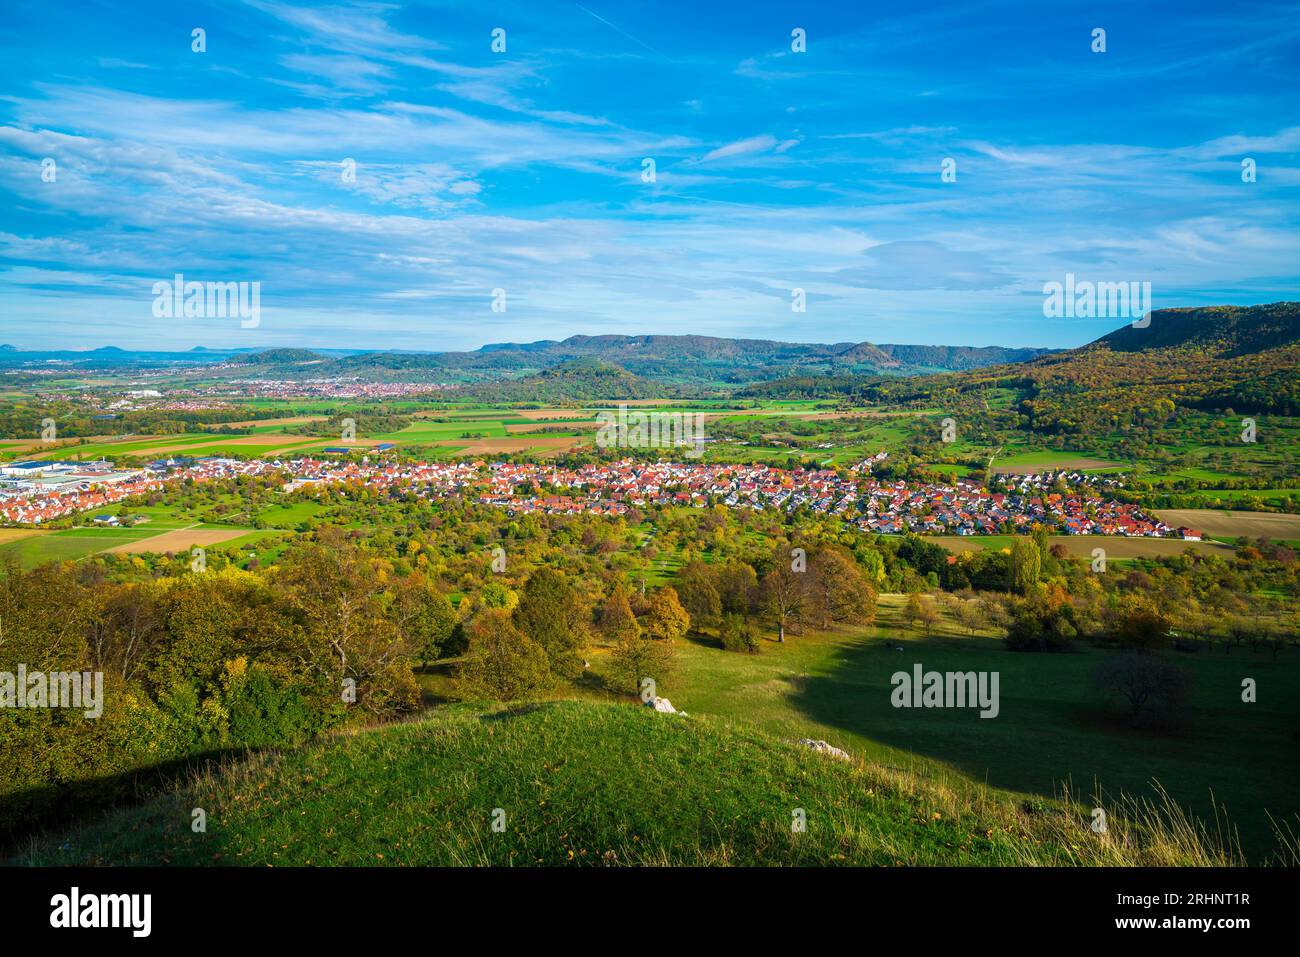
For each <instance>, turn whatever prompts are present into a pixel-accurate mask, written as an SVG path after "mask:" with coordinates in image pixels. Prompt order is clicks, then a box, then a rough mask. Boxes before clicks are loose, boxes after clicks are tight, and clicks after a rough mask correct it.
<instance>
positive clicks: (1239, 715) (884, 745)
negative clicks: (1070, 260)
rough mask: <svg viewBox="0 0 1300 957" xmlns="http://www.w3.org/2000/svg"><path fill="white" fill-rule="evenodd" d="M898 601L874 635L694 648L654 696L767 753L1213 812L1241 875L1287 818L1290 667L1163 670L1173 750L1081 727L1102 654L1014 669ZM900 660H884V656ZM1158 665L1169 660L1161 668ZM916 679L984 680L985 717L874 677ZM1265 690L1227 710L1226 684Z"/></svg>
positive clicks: (1031, 657) (1022, 791) (1231, 660)
mask: <svg viewBox="0 0 1300 957" xmlns="http://www.w3.org/2000/svg"><path fill="white" fill-rule="evenodd" d="M903 604H904V599H903V596H898V595H886V596H882V599H881V604H880V612H879V621H878V625H877V627H874V628H871V629H865V630H863V629H858V630H852V631H842V632H832V633H828V634H809V635H806V636H802V637H792V638H790V639H789V640H788V641H787V642H786V643H785V644H784V645H780V644H777V643H776V642H774V641H770V640H768V641H763V642H762V651H761V653H760V654H757V655H741V654H736V653H730V652H724V651H722V650H721V649H720V648H718V647H716V646H714V645H713V643H712V642H710V641H689V642H687V643H685V644H684V645H683V646H682V647H681V648H680V649H679V656H678V657H679V664H678V667H677V670H676V672H675V673H674V675H672V676H671V677H670V678H669V679H667V680H666V681H665V682H664V687H665V690H664V693H665V694H666V695H668V697H669V698H671V699H672V701H673V703H674V705H676V706H677V707H679V708H684V709H685V710H687V711H688V712H691V713H692V714H697V713H707V714H710V715H717V716H720V717H725V718H728V719H732V720H734V721H737V722H743V723H744V724H746V725H749V726H752V727H755V728H757V729H759V730H762V731H764V732H766V733H768V734H771V735H774V736H778V737H807V736H811V737H819V738H825V739H826V740H828V741H830V742H831V743H832V744H835V745H837V746H839V747H842V748H844V749H845V750H847V751H849V752H850V753H851V754H854V755H855V756H862V757H865V758H866V759H868V760H870V761H876V762H880V763H882V764H884V765H887V766H890V767H898V768H902V769H907V770H912V771H925V770H927V769H928V772H929V773H934V771H935V769H939V770H940V771H941V772H942V773H948V774H953V775H956V776H959V777H961V778H962V779H964V780H966V781H968V782H971V783H974V784H980V785H983V784H988V785H990V786H993V787H997V788H1002V789H1006V790H1007V791H1010V792H1013V793H1015V794H1017V795H1020V796H1023V797H1039V798H1041V797H1050V796H1051V795H1053V794H1057V793H1060V792H1061V791H1062V789H1063V787H1064V786H1065V785H1067V784H1068V786H1069V788H1070V790H1072V791H1075V792H1079V793H1084V794H1088V795H1092V794H1094V793H1095V792H1096V790H1097V789H1098V787H1100V788H1101V789H1104V792H1105V793H1106V794H1108V795H1110V796H1111V798H1109V800H1113V799H1115V797H1114V796H1115V795H1118V794H1119V793H1120V792H1123V793H1125V794H1128V795H1131V796H1134V797H1135V798H1147V799H1151V800H1156V799H1157V798H1158V797H1159V791H1157V790H1156V787H1155V785H1156V783H1157V782H1158V785H1159V786H1160V787H1161V788H1165V789H1167V790H1168V793H1169V795H1171V796H1172V798H1173V799H1174V800H1176V801H1178V802H1179V803H1180V804H1181V805H1183V806H1185V807H1187V808H1189V809H1190V810H1191V811H1192V812H1193V813H1194V814H1196V815H1197V816H1199V817H1204V818H1212V817H1213V815H1214V813H1215V808H1216V806H1218V807H1226V808H1227V810H1228V812H1229V814H1230V815H1231V819H1232V821H1233V823H1234V824H1235V825H1236V826H1237V827H1238V828H1239V831H1240V837H1241V841H1242V844H1243V846H1244V847H1245V848H1246V851H1247V853H1248V854H1250V855H1251V859H1252V861H1253V862H1258V861H1259V860H1260V859H1261V858H1263V857H1265V856H1266V855H1267V853H1268V851H1269V850H1270V849H1272V848H1273V847H1275V841H1274V834H1273V825H1272V822H1271V820H1270V817H1269V814H1270V813H1271V814H1272V815H1273V817H1275V818H1277V819H1287V818H1290V819H1292V820H1294V818H1292V815H1294V814H1296V813H1297V812H1300V749H1298V748H1297V747H1296V743H1297V738H1296V730H1295V729H1296V728H1297V727H1298V726H1300V704H1298V702H1300V661H1297V660H1296V659H1295V656H1294V655H1293V654H1284V655H1282V656H1280V657H1279V658H1278V659H1277V660H1276V661H1274V660H1273V659H1272V656H1271V655H1270V654H1269V653H1267V652H1260V653H1258V654H1252V653H1250V652H1249V651H1244V650H1242V649H1238V650H1236V651H1234V652H1233V653H1232V654H1231V655H1225V654H1222V653H1220V652H1215V653H1210V652H1202V653H1200V654H1196V655H1186V654H1177V655H1176V656H1175V660H1176V661H1177V662H1178V664H1180V665H1182V666H1185V667H1186V668H1187V669H1188V670H1189V671H1190V672H1191V676H1192V683H1193V690H1192V698H1191V701H1190V705H1191V711H1192V714H1193V718H1192V719H1191V723H1190V724H1189V725H1188V726H1187V727H1186V728H1185V729H1183V731H1182V733H1180V734H1176V735H1175V734H1146V733H1139V732H1133V731H1128V730H1124V729H1121V728H1117V727H1115V726H1114V724H1113V723H1112V722H1108V721H1106V720H1104V719H1103V718H1102V716H1100V715H1098V714H1097V713H1095V712H1094V709H1093V707H1092V705H1091V704H1090V700H1091V699H1090V695H1089V694H1088V691H1087V687H1088V678H1089V672H1090V671H1091V669H1092V667H1093V666H1094V665H1095V664H1096V663H1097V662H1098V661H1099V660H1100V658H1101V657H1102V655H1103V654H1104V652H1100V651H1096V650H1093V649H1091V648H1087V647H1086V646H1083V647H1081V650H1080V651H1079V652H1078V653H1075V654H1059V655H1051V654H1048V655H1042V654H1016V653H1012V652H1009V651H1006V650H1005V648H1004V647H1003V645H1002V643H1001V642H1000V641H997V640H994V639H992V638H989V637H975V638H971V637H966V636H965V635H964V634H962V633H959V632H958V631H957V630H956V628H955V627H953V626H952V624H951V623H949V622H947V621H944V622H942V623H941V624H940V626H939V627H938V628H937V629H936V631H935V634H934V635H933V636H931V637H926V636H925V635H923V634H921V633H920V632H918V631H916V630H914V629H912V628H909V627H908V626H907V625H906V624H905V623H904V622H903V620H902V608H903ZM900 644H901V645H902V647H903V648H904V650H903V651H901V652H900V651H894V650H892V649H891V645H900ZM1171 654H1173V653H1171ZM916 662H920V663H922V664H923V665H924V667H925V669H926V670H936V671H996V672H998V673H999V675H1000V697H1001V711H1000V714H999V715H998V717H997V718H994V719H982V718H980V717H979V715H978V714H977V713H976V711H974V710H961V709H923V710H915V709H896V708H894V707H892V706H891V704H890V700H889V696H890V692H891V691H892V685H891V683H890V676H891V675H892V674H893V673H894V672H895V671H897V670H910V669H911V667H912V665H913V664H914V663H916ZM1244 676H1250V677H1254V678H1256V679H1257V681H1258V682H1259V684H1260V687H1261V688H1267V689H1269V691H1268V694H1267V696H1264V695H1261V698H1260V701H1259V702H1257V703H1255V704H1243V703H1242V701H1241V697H1240V688H1241V679H1242V677H1244Z"/></svg>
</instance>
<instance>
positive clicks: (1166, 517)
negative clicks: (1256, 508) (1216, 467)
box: [1158, 508, 1300, 539]
mask: <svg viewBox="0 0 1300 957" xmlns="http://www.w3.org/2000/svg"><path fill="white" fill-rule="evenodd" d="M1158 514H1159V517H1160V520H1161V521H1163V522H1164V523H1165V524H1167V525H1173V526H1184V525H1185V526H1187V527H1189V528H1197V529H1200V530H1201V531H1202V532H1204V533H1205V534H1206V535H1213V536H1215V537H1219V538H1236V537H1237V536H1239V535H1245V536H1246V537H1248V538H1259V537H1260V536H1268V537H1269V538H1274V539H1296V538H1300V515H1280V514H1274V513H1271V512H1242V511H1218V510H1215V509H1201V508H1187V509H1161V510H1160V511H1159V512H1158Z"/></svg>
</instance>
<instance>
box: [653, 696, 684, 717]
mask: <svg viewBox="0 0 1300 957" xmlns="http://www.w3.org/2000/svg"><path fill="white" fill-rule="evenodd" d="M645 706H646V707H647V708H654V709H655V710H656V711H662V712H663V713H664V714H682V713H683V712H680V711H678V710H677V709H676V708H674V707H673V703H672V702H671V701H669V700H668V699H667V698H655V699H654V701H647V702H646V703H645Z"/></svg>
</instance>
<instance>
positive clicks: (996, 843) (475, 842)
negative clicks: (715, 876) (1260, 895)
mask: <svg viewBox="0 0 1300 957" xmlns="http://www.w3.org/2000/svg"><path fill="white" fill-rule="evenodd" d="M194 808H203V809H204V810H205V811H206V814H207V830H206V833H195V832H194V831H193V830H192V828H191V820H192V815H193V809H194ZM495 808H500V809H502V810H503V811H504V813H505V819H504V820H505V828H504V831H503V832H500V833H498V832H494V831H493V828H492V821H493V811H494V809H495ZM797 809H802V810H803V812H804V814H805V815H806V822H807V827H806V831H804V832H802V833H794V832H793V829H792V826H791V824H792V821H793V820H794V816H795V814H796V811H797ZM1139 816H1140V815H1139ZM1089 820H1090V818H1089V814H1088V809H1087V808H1086V807H1078V806H1074V807H1071V806H1066V805H1060V804H1046V803H1041V802H1035V803H1032V804H1023V805H1017V804H1015V803H1011V802H1009V801H1007V800H1005V799H1003V798H1001V797H998V796H996V795H994V794H993V793H991V792H987V791H985V790H983V789H980V788H976V787H973V786H971V785H969V784H965V783H959V782H946V781H945V780H942V779H940V778H936V777H919V776H917V775H916V774H914V773H911V772H903V771H898V770H893V769H888V768H885V767H882V766H879V765H871V764H864V763H861V762H854V763H846V762H841V761H836V760H834V759H832V758H829V757H825V756H822V755H819V754H816V753H814V752H812V751H810V750H808V749H806V748H802V747H799V746H797V745H794V744H791V743H788V742H785V741H782V740H779V739H776V738H771V737H766V736H764V735H762V734H761V733H759V732H757V731H754V730H751V729H747V728H744V727H743V726H735V725H731V724H729V723H726V722H724V721H722V720H720V719H708V718H702V717H696V716H691V717H678V716H671V715H662V714H656V713H654V712H652V711H650V710H648V709H645V708H640V707H636V706H634V705H624V704H601V703H586V702H577V701H558V702H548V703H543V704H536V705H526V706H522V707H516V708H513V709H509V710H501V709H494V708H483V707H471V706H456V707H451V708H443V709H439V710H437V711H435V712H432V713H431V714H430V715H429V716H428V717H425V718H423V719H421V720H419V721H414V722H410V723H405V724H400V725H393V726H388V727H383V728H377V729H371V730H366V731H361V732H356V733H351V734H345V735H339V736H336V737H333V738H329V739H326V740H324V741H321V742H318V743H316V744H313V745H310V746H307V747H305V748H302V749H299V750H295V751H288V752H281V753H269V752H267V753H262V754H260V755H257V756H254V757H252V758H250V759H248V760H245V761H242V762H238V763H233V764H230V765H228V766H227V767H226V768H225V769H224V770H222V771H219V772H216V773H209V774H206V775H202V776H199V777H197V778H196V779H195V780H194V781H193V782H192V783H191V784H190V785H189V786H187V787H186V788H183V789H181V790H177V791H174V792H172V793H169V794H166V795H164V796H163V797H161V798H158V799H156V800H154V801H152V802H150V803H147V804H144V805H142V806H140V807H137V808H131V809H126V810H120V811H118V812H115V813H113V814H112V815H110V816H109V817H108V818H106V819H104V820H102V821H100V822H99V823H97V824H95V825H92V826H90V827H88V828H86V829H84V830H82V831H80V832H77V833H74V834H71V835H67V836H62V837H56V838H54V839H52V840H48V841H45V842H41V843H38V844H36V845H34V846H33V847H31V848H30V849H28V850H27V851H26V852H25V853H24V854H22V855H21V856H20V857H19V858H18V859H17V860H16V861H15V863H29V864H56V863H57V864H65V863H81V864H150V865H161V864H188V865H198V864H208V865H249V866H266V865H278V866H283V865H478V864H497V865H501V864H525V865H535V864H547V865H550V864H569V863H573V864H624V865H625V864H678V865H695V864H709V865H718V864H732V865H766V864H835V863H842V864H877V865H890V864H918V865H925V864H943V865H954V864H969V865H975V864H984V865H987V864H1003V865H1010V864H1211V863H1230V862H1231V858H1230V857H1228V856H1225V855H1223V854H1221V853H1219V852H1214V851H1210V850H1208V849H1207V847H1206V844H1205V843H1204V842H1202V841H1201V840H1200V839H1198V837H1197V836H1196V835H1195V834H1194V833H1193V832H1192V831H1191V830H1189V829H1188V827H1187V826H1186V824H1185V823H1183V822H1181V821H1180V820H1179V819H1177V818H1175V819H1173V820H1169V819H1165V820H1164V821H1163V823H1161V824H1158V825H1157V826H1155V827H1152V826H1150V824H1151V822H1152V820H1153V819H1148V820H1147V822H1146V824H1142V823H1140V822H1137V821H1136V818H1135V819H1133V820H1131V821H1130V822H1129V823H1126V822H1125V821H1124V820H1123V815H1121V814H1112V815H1111V818H1110V827H1109V829H1108V831H1107V832H1106V833H1104V834H1097V833H1094V832H1093V831H1091V830H1090V828H1089V827H1088V823H1089Z"/></svg>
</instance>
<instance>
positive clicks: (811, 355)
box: [336, 335, 1049, 385]
mask: <svg viewBox="0 0 1300 957" xmlns="http://www.w3.org/2000/svg"><path fill="white" fill-rule="evenodd" d="M1048 351H1049V350H1046V349H1005V348H1002V347H999V346H987V347H983V348H972V347H968V346H905V345H885V346H876V345H874V344H872V343H870V342H859V343H853V342H837V343H830V344H822V343H799V342H779V341H776V340H771V339H725V338H719V337H716V336H694V335H682V336H667V335H664V336H660V335H648V336H626V335H597V336H583V335H580V336H570V337H569V338H568V339H564V340H563V341H556V340H552V339H543V340H539V341H537V342H526V343H512V342H502V343H492V344H490V345H486V346H483V347H482V348H481V349H476V350H474V351H472V352H441V353H421V354H406V353H392V352H379V353H367V354H364V355H357V356H349V357H346V358H343V359H340V360H338V361H337V363H336V366H337V368H338V369H339V370H340V371H341V372H347V371H354V372H364V373H368V374H375V373H378V372H380V371H386V372H392V371H402V372H407V373H412V372H430V373H432V372H441V373H443V374H444V376H451V377H453V378H454V377H456V376H460V377H461V378H469V379H477V378H484V377H493V376H496V375H500V374H502V373H508V372H512V371H513V372H520V373H529V372H532V373H536V372H539V371H540V370H542V369H545V368H548V367H550V366H554V365H558V364H560V363H563V362H568V361H571V360H574V359H584V358H586V359H600V360H603V361H605V362H611V363H615V364H617V365H619V366H621V367H623V368H624V369H626V370H627V371H628V372H630V373H632V374H634V375H638V376H641V377H643V378H647V379H654V380H657V381H661V382H666V383H670V384H691V385H701V384H719V385H728V384H731V385H735V384H744V383H749V382H754V381H759V380H763V379H770V378H776V377H779V376H785V375H807V374H852V373H860V374H869V373H884V374H891V375H915V374H920V373H926V372H936V371H960V370H966V369H974V368H980V367H982V366H988V365H996V364H1000V363H1006V362H1014V361H1019V360H1022V359H1027V358H1032V357H1034V356H1038V355H1043V354H1045V353H1046V352H1048Z"/></svg>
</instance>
